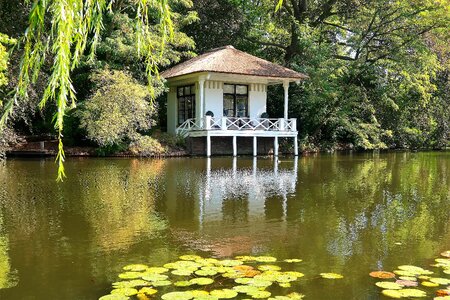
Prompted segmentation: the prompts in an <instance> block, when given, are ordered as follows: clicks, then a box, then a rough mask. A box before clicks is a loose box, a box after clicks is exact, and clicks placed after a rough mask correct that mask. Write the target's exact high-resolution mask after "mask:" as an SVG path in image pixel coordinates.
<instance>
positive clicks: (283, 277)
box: [275, 274, 298, 283]
mask: <svg viewBox="0 0 450 300" xmlns="http://www.w3.org/2000/svg"><path fill="white" fill-rule="evenodd" d="M297 279H298V278H297V277H296V276H291V275H287V274H280V275H278V276H277V277H276V279H275V281H276V282H278V283H289V282H291V281H295V280H297Z"/></svg>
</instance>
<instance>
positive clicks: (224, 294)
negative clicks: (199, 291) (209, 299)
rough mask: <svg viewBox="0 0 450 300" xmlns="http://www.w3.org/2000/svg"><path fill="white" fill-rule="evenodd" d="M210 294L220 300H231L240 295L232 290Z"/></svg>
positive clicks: (216, 291) (215, 291)
mask: <svg viewBox="0 0 450 300" xmlns="http://www.w3.org/2000/svg"><path fill="white" fill-rule="evenodd" d="M209 294H210V295H211V296H214V297H217V298H219V299H231V298H234V297H236V296H237V295H238V293H237V292H236V291H234V290H232V289H222V290H212V291H211V292H210V293H209Z"/></svg>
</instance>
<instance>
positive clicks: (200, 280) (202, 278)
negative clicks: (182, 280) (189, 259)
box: [189, 277, 214, 285]
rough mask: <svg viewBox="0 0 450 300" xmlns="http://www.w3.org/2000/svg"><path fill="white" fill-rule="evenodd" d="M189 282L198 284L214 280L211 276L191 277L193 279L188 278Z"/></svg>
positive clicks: (209, 282)
mask: <svg viewBox="0 0 450 300" xmlns="http://www.w3.org/2000/svg"><path fill="white" fill-rule="evenodd" d="M189 282H191V283H193V284H198V285H208V284H211V283H213V282H214V280H213V279H211V278H206V277H199V278H193V279H191V280H189Z"/></svg>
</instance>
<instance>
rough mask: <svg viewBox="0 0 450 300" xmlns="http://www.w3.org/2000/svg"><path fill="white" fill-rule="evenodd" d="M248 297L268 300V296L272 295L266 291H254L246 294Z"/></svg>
mask: <svg viewBox="0 0 450 300" xmlns="http://www.w3.org/2000/svg"><path fill="white" fill-rule="evenodd" d="M248 295H249V296H251V297H252V298H254V299H263V298H269V297H270V295H272V294H271V293H270V292H268V291H256V292H251V293H248Z"/></svg>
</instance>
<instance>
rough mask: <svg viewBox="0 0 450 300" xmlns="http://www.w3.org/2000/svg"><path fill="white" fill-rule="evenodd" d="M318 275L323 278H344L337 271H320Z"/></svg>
mask: <svg viewBox="0 0 450 300" xmlns="http://www.w3.org/2000/svg"><path fill="white" fill-rule="evenodd" d="M320 276H321V277H322V278H325V279H341V278H344V276H342V275H341V274H337V273H320Z"/></svg>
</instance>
